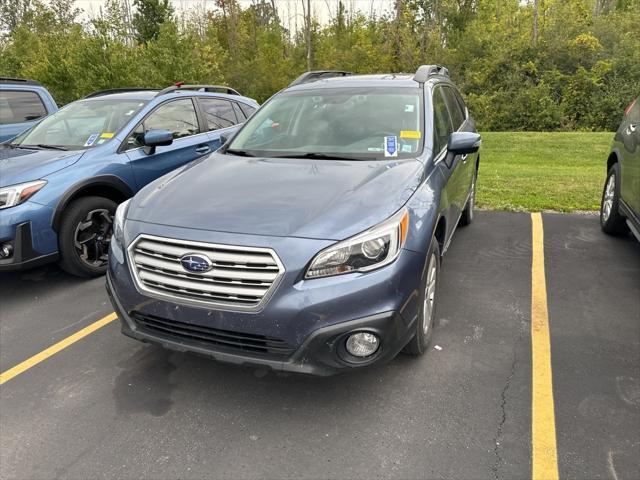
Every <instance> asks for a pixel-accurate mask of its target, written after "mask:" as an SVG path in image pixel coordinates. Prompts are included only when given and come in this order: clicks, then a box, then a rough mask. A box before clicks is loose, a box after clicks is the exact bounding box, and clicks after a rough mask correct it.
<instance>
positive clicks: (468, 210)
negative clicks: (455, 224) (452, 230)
mask: <svg viewBox="0 0 640 480" xmlns="http://www.w3.org/2000/svg"><path fill="white" fill-rule="evenodd" d="M477 179H478V169H476V170H475V171H474V172H473V182H472V183H471V192H470V193H469V199H468V200H467V204H466V205H465V206H464V210H462V215H461V216H460V222H459V224H460V225H462V226H463V227H464V226H466V225H469V224H470V223H471V222H473V209H474V208H475V205H476V180H477Z"/></svg>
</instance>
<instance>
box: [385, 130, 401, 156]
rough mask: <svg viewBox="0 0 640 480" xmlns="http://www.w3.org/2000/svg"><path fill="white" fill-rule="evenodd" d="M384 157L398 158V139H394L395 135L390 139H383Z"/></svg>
mask: <svg viewBox="0 0 640 480" xmlns="http://www.w3.org/2000/svg"><path fill="white" fill-rule="evenodd" d="M384 156H385V157H397V156H398V137H396V136H395V135H394V136H392V137H384Z"/></svg>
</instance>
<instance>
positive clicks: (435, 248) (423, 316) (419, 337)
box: [404, 237, 440, 355]
mask: <svg viewBox="0 0 640 480" xmlns="http://www.w3.org/2000/svg"><path fill="white" fill-rule="evenodd" d="M439 277H440V245H438V240H437V239H436V238H435V237H434V238H432V239H431V245H429V251H428V253H427V261H426V267H425V271H424V273H423V274H422V282H421V286H420V297H419V299H418V301H419V306H418V319H417V321H416V326H415V334H414V336H413V338H412V339H411V340H409V343H407V345H406V346H405V347H404V352H405V353H408V354H409V355H423V354H424V353H425V352H426V351H427V348H428V347H429V343H430V342H431V336H432V333H433V323H434V319H435V312H436V300H437V292H438V280H439Z"/></svg>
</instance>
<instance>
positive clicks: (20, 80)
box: [0, 77, 42, 87]
mask: <svg viewBox="0 0 640 480" xmlns="http://www.w3.org/2000/svg"><path fill="white" fill-rule="evenodd" d="M0 83H23V84H25V85H37V86H39V87H41V86H42V84H41V83H40V82H37V81H35V80H29V79H28V78H11V77H0Z"/></svg>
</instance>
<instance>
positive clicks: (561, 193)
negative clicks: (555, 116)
mask: <svg viewBox="0 0 640 480" xmlns="http://www.w3.org/2000/svg"><path fill="white" fill-rule="evenodd" d="M612 140H613V134H612V133H609V132H598V133H592V132H584V133H583V132H576V133H573V132H571V133H565V132H549V133H537V132H485V133H482V149H481V154H480V173H479V175H478V194H477V205H478V207H480V208H485V209H493V210H519V211H530V212H534V211H540V210H557V211H561V212H571V211H575V210H597V209H598V208H599V205H600V195H601V192H602V187H603V184H604V180H605V175H606V172H605V170H606V165H607V157H608V156H609V149H610V147H611V141H612Z"/></svg>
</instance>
